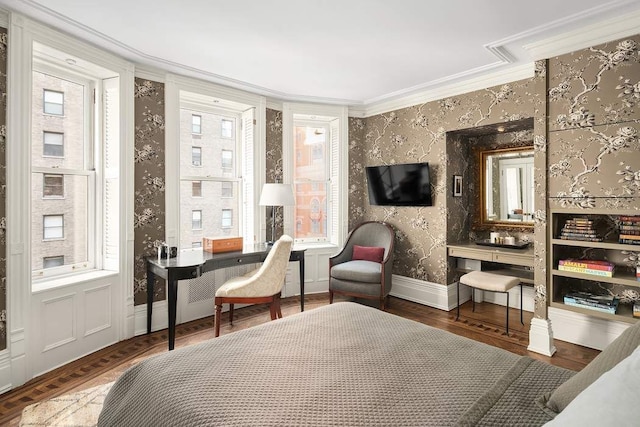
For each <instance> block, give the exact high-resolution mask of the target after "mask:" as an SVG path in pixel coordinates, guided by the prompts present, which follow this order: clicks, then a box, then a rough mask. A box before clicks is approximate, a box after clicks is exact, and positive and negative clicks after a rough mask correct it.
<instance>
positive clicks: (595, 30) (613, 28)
mask: <svg viewBox="0 0 640 427" xmlns="http://www.w3.org/2000/svg"><path fill="white" fill-rule="evenodd" d="M623 3H629V2H623ZM638 33H640V10H635V11H631V12H629V13H626V14H624V15H621V16H617V17H614V18H610V19H606V20H604V21H601V22H597V23H595V24H590V25H587V26H585V27H582V28H579V29H577V30H573V31H569V32H566V33H563V34H558V35H556V36H553V37H549V38H547V39H544V40H540V41H537V42H532V43H528V44H525V45H524V46H523V48H524V49H525V50H526V51H527V52H529V54H530V55H531V59H532V60H534V61H536V60H539V59H547V58H553V57H555V56H558V55H564V54H566V53H569V52H574V51H576V50H580V49H585V48H588V47H591V46H595V45H598V44H601V43H606V42H609V41H612V40H617V39H620V38H623V37H629V36H632V35H636V34H638Z"/></svg>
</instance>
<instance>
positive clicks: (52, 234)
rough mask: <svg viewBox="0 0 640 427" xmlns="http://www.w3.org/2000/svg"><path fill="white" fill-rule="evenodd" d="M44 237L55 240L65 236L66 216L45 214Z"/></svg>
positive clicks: (43, 221)
mask: <svg viewBox="0 0 640 427" xmlns="http://www.w3.org/2000/svg"><path fill="white" fill-rule="evenodd" d="M42 223H43V234H42V236H43V238H44V240H54V239H63V238H64V216H63V215H44V216H43V217H42Z"/></svg>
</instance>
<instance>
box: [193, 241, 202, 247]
mask: <svg viewBox="0 0 640 427" xmlns="http://www.w3.org/2000/svg"><path fill="white" fill-rule="evenodd" d="M191 247H192V248H201V247H202V240H198V241H197V242H193V243H192V244H191Z"/></svg>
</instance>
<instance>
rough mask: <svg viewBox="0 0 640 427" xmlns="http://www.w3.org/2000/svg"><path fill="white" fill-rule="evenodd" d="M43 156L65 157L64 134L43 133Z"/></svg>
mask: <svg viewBox="0 0 640 427" xmlns="http://www.w3.org/2000/svg"><path fill="white" fill-rule="evenodd" d="M42 145H43V148H42V155H44V156H49V157H64V134H63V133H60V132H47V131H45V132H42Z"/></svg>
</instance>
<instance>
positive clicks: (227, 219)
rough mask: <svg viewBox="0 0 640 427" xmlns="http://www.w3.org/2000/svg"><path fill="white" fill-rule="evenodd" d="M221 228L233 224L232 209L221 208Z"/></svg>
mask: <svg viewBox="0 0 640 427" xmlns="http://www.w3.org/2000/svg"><path fill="white" fill-rule="evenodd" d="M221 225H222V228H229V227H231V226H232V225H233V211H232V210H231V209H223V210H222V224H221Z"/></svg>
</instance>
